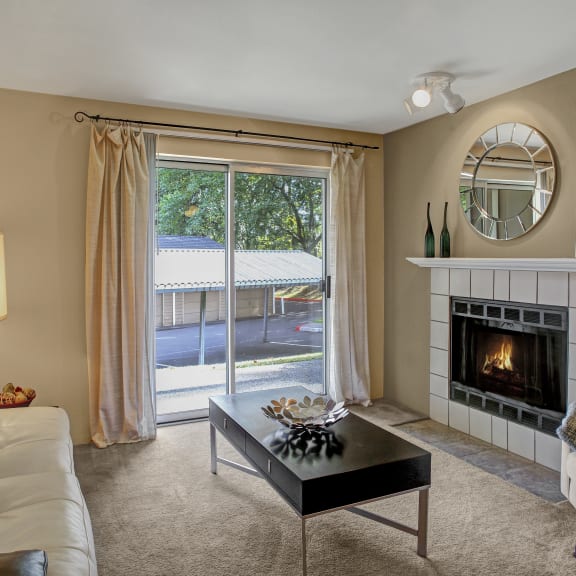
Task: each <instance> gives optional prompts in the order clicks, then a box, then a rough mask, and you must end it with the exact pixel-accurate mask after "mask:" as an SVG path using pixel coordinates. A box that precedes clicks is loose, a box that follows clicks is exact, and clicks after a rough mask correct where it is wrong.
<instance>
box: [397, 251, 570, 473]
mask: <svg viewBox="0 0 576 576" xmlns="http://www.w3.org/2000/svg"><path fill="white" fill-rule="evenodd" d="M407 260H408V261H410V262H412V263H413V264H416V265H417V266H420V267H424V268H430V269H431V279H430V418H431V419H432V420H436V421H437V422H441V423H442V424H445V425H447V426H450V427H451V428H455V429H457V430H460V431H461V432H464V433H466V434H470V435H472V436H475V437H476V438H479V439H481V440H484V441H486V442H489V443H491V444H493V445H495V446H499V447H501V448H504V449H505V450H508V451H510V452H514V453H515V454H518V455H520V456H523V457H525V458H528V459H530V460H533V461H535V462H538V463H539V464H542V465H544V466H546V467H548V468H552V469H554V470H560V457H561V443H560V440H559V439H558V438H556V437H555V436H551V435H549V434H546V433H543V432H540V431H539V430H536V429H533V428H528V427H526V426H523V425H522V424H519V423H517V422H513V421H511V420H506V419H504V418H501V417H499V416H495V415H493V414H490V413H488V412H485V411H480V410H477V409H475V408H473V407H470V406H467V405H465V404H461V403H459V402H454V401H452V400H451V399H450V381H449V379H450V366H451V364H450V298H451V297H463V298H478V299H482V300H496V301H504V302H518V303H523V304H539V305H551V306H563V307H567V308H568V313H569V316H568V318H569V320H568V351H567V360H568V367H567V374H568V389H567V403H570V402H572V401H573V400H576V259H574V258H547V259H534V258H519V259H509V258H494V259H488V258H407Z"/></svg>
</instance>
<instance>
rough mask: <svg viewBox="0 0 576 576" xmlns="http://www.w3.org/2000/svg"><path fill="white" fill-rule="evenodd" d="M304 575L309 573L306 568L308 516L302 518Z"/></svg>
mask: <svg viewBox="0 0 576 576" xmlns="http://www.w3.org/2000/svg"><path fill="white" fill-rule="evenodd" d="M301 531H302V576H306V574H307V573H308V572H307V570H306V518H302V530H301Z"/></svg>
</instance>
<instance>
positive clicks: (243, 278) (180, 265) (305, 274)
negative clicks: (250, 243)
mask: <svg viewBox="0 0 576 576" xmlns="http://www.w3.org/2000/svg"><path fill="white" fill-rule="evenodd" d="M155 267H156V269H155V288H156V291H158V292H199V291H207V290H224V280H225V254H224V250H213V249H212V250H193V249H192V250H158V251H157V252H156V260H155ZM235 276H236V282H235V285H236V288H256V287H263V286H293V285H297V284H312V283H314V282H320V280H321V279H322V260H321V259H320V258H317V257H316V256H312V254H308V253H307V252H303V251H301V250H236V252H235Z"/></svg>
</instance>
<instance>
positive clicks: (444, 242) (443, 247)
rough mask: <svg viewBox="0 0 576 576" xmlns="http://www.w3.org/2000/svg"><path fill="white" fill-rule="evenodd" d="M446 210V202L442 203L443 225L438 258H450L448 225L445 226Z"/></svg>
mask: <svg viewBox="0 0 576 576" xmlns="http://www.w3.org/2000/svg"><path fill="white" fill-rule="evenodd" d="M447 210H448V202H444V225H443V226H442V232H440V258H450V232H448V225H447V224H446V211H447Z"/></svg>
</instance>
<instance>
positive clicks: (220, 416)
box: [210, 403, 246, 452]
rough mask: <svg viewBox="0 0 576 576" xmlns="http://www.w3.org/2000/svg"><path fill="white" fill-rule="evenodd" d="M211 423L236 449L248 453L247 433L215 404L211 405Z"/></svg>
mask: <svg viewBox="0 0 576 576" xmlns="http://www.w3.org/2000/svg"><path fill="white" fill-rule="evenodd" d="M210 422H212V424H214V425H215V426H216V428H218V430H220V432H221V433H222V434H223V435H224V436H225V437H226V439H227V440H229V441H230V442H231V443H232V444H234V446H236V448H238V449H239V450H241V451H242V452H245V451H246V433H245V432H244V430H242V428H240V426H238V424H236V422H234V420H232V419H231V418H229V417H228V416H226V414H225V413H224V412H222V410H220V408H217V407H216V406H215V405H214V404H213V403H210Z"/></svg>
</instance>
